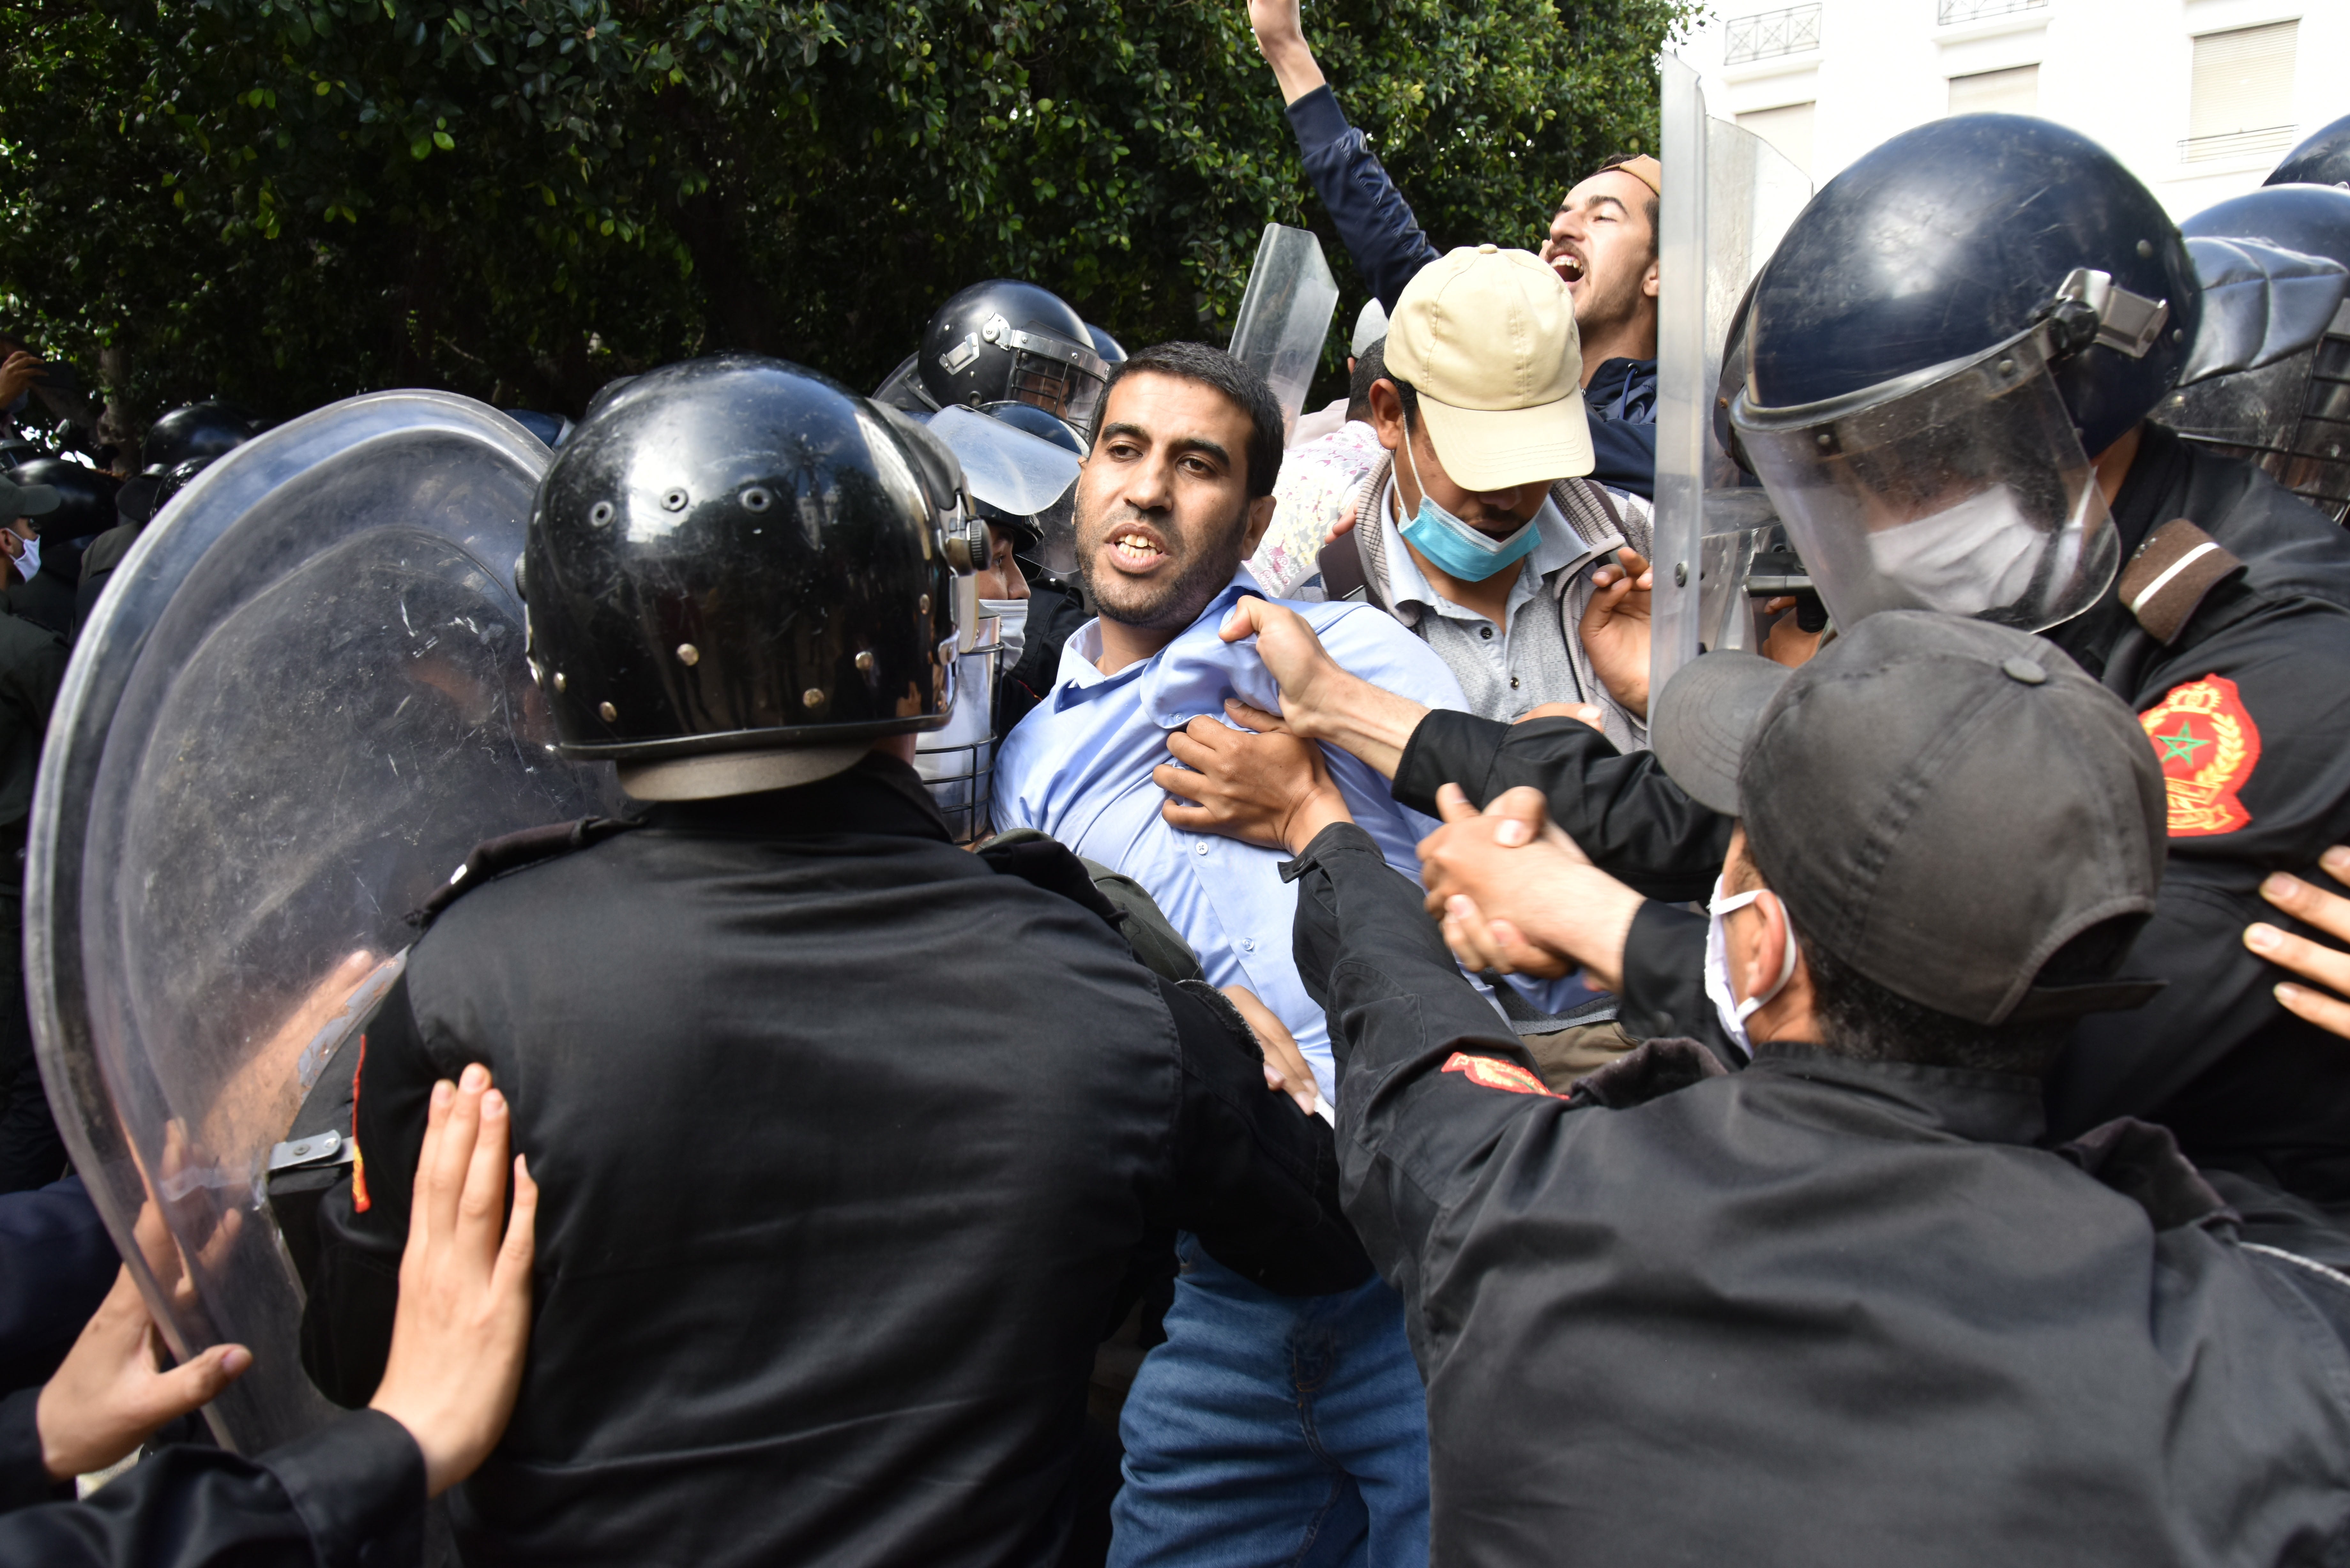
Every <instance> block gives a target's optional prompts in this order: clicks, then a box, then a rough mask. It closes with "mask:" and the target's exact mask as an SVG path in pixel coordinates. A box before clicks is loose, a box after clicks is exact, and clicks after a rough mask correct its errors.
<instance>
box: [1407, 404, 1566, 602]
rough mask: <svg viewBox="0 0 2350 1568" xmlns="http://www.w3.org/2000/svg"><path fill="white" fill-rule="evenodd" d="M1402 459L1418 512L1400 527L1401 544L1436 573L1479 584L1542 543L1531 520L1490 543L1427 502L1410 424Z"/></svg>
mask: <svg viewBox="0 0 2350 1568" xmlns="http://www.w3.org/2000/svg"><path fill="white" fill-rule="evenodd" d="M1403 457H1404V461H1405V462H1408V463H1409V464H1411V483H1412V484H1413V486H1414V487H1415V488H1417V489H1418V490H1419V513H1418V514H1416V515H1415V516H1413V517H1412V519H1411V520H1410V521H1409V522H1408V523H1406V524H1404V525H1403V536H1404V542H1405V543H1406V544H1408V545H1410V546H1411V547H1412V548H1413V549H1415V550H1417V551H1419V553H1420V554H1421V555H1422V556H1426V557H1428V561H1429V564H1430V566H1434V567H1435V568H1436V569H1437V570H1438V571H1440V572H1442V573H1443V574H1444V575H1445V576H1449V577H1453V578H1457V579H1458V580H1460V581H1461V582H1464V583H1482V582H1483V581H1484V580H1485V579H1486V578H1487V577H1490V576H1492V575H1493V574H1494V573H1495V572H1498V571H1500V570H1501V569H1502V568H1503V567H1504V566H1514V565H1516V564H1517V563H1518V562H1520V561H1523V560H1524V559H1525V558H1526V557H1527V556H1531V555H1533V554H1534V546H1535V545H1537V544H1539V543H1541V541H1540V540H1539V539H1538V538H1537V537H1536V536H1535V534H1534V524H1533V522H1532V521H1531V520H1529V521H1528V522H1527V524H1526V525H1525V526H1524V527H1523V528H1520V529H1519V530H1518V531H1517V532H1516V533H1514V534H1513V535H1510V536H1509V537H1508V538H1506V539H1490V538H1487V537H1486V536H1485V535H1482V534H1481V533H1479V532H1478V531H1477V530H1476V529H1474V528H1471V526H1469V524H1466V523H1463V522H1462V521H1461V519H1460V518H1458V517H1455V516H1454V515H1452V514H1451V513H1450V512H1447V511H1446V510H1445V509H1444V508H1443V507H1441V506H1439V505H1438V504H1436V503H1435V502H1433V501H1431V500H1430V499H1429V495H1428V486H1427V485H1425V484H1423V483H1420V478H1419V459H1418V458H1417V457H1415V456H1413V455H1412V451H1411V426H1410V424H1409V422H1407V423H1406V424H1405V426H1404V429H1403Z"/></svg>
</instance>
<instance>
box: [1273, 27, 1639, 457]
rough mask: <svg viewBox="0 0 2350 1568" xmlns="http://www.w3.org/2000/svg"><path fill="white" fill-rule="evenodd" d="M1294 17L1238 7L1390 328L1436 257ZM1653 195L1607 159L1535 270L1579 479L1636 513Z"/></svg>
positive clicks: (1559, 222) (1310, 169)
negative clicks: (1566, 354) (1564, 355)
mask: <svg viewBox="0 0 2350 1568" xmlns="http://www.w3.org/2000/svg"><path fill="white" fill-rule="evenodd" d="M1297 5H1298V0H1250V4H1249V25H1250V26H1252V27H1253V28H1254V29H1255V30H1256V41H1257V47H1258V48H1259V49H1260V50H1262V51H1263V54H1264V57H1265V60H1266V62H1267V63H1268V64H1270V65H1271V66H1272V67H1273V74H1274V78H1275V79H1276V80H1277V81H1278V82H1279V83H1280V84H1281V96H1282V99H1283V101H1284V103H1286V104H1287V105H1288V106H1289V125H1290V129H1291V130H1293V131H1295V133H1296V136H1297V147H1298V151H1300V152H1301V153H1302V154H1303V155H1304V157H1305V173H1306V177H1307V178H1309V179H1310V180H1312V181H1313V182H1314V189H1315V192H1317V193H1319V194H1320V196H1321V198H1322V202H1323V205H1325V206H1326V207H1327V208H1328V209H1329V210H1330V219H1331V222H1332V223H1335V224H1336V225H1337V230H1338V236H1339V238H1341V239H1343V240H1345V241H1346V242H1347V252H1348V253H1349V254H1352V255H1353V256H1354V258H1355V265H1357V266H1358V267H1360V268H1361V269H1362V272H1363V276H1364V277H1365V278H1366V279H1367V280H1368V281H1369V283H1370V286H1371V289H1372V292H1373V293H1375V294H1377V295H1378V297H1379V303H1380V304H1381V305H1382V306H1386V308H1387V311H1388V315H1389V316H1390V317H1392V316H1393V315H1394V314H1395V309H1396V302H1397V300H1398V299H1399V298H1400V297H1401V296H1402V294H1403V289H1404V285H1406V284H1408V283H1409V282H1410V281H1411V280H1412V278H1413V277H1414V276H1415V275H1417V274H1418V273H1419V270H1420V268H1422V267H1424V266H1426V265H1428V264H1429V263H1430V262H1432V261H1434V260H1436V259H1437V257H1438V256H1439V255H1440V254H1441V253H1440V251H1439V250H1438V249H1437V247H1436V246H1435V245H1434V244H1431V243H1430V241H1429V238H1428V236H1427V235H1426V234H1422V233H1421V232H1420V228H1419V221H1418V220H1417V219H1416V218H1414V217H1413V216H1412V211H1411V207H1410V205H1409V203H1408V202H1405V201H1404V199H1403V192H1400V191H1398V190H1397V189H1396V188H1395V182H1394V181H1392V180H1390V179H1388V171H1386V170H1385V169H1383V168H1381V167H1380V165H1379V161H1378V157H1377V156H1376V155H1374V154H1373V153H1372V151H1371V149H1370V145H1369V142H1368V141H1367V139H1366V138H1365V137H1364V135H1363V133H1362V132H1361V131H1360V130H1356V129H1355V128H1354V127H1353V126H1351V125H1349V124H1347V116H1346V113H1345V111H1343V110H1342V109H1339V107H1338V99H1337V97H1336V94H1335V93H1334V92H1333V91H1332V90H1331V88H1330V84H1329V82H1328V80H1327V79H1326V78H1325V77H1324V76H1323V74H1322V67H1320V66H1319V65H1317V64H1315V59H1314V51H1313V49H1312V48H1311V47H1308V46H1307V44H1306V42H1305V28H1304V26H1303V25H1302V24H1301V23H1300V22H1299V20H1298V15H1297ZM1663 189H1664V169H1663V166H1662V165H1660V164H1659V162H1658V161H1656V159H1654V158H1653V157H1650V156H1648V154H1646V153H1637V154H1635V153H1618V154H1617V155H1615V156H1613V157H1610V158H1608V159H1607V160H1606V161H1603V162H1602V163H1601V164H1600V166H1599V167H1598V168H1597V169H1596V170H1595V171H1592V172H1591V173H1590V174H1589V175H1588V176H1586V178H1585V179H1584V180H1583V181H1582V182H1579V183H1578V184H1576V185H1575V187H1574V189H1572V190H1570V191H1568V192H1567V193H1566V194H1565V197H1564V198H1562V199H1561V200H1560V202H1559V204H1558V210H1557V212H1556V213H1555V214H1553V216H1552V218H1551V221H1550V232H1549V235H1548V237H1547V238H1546V239H1545V240H1544V242H1543V247H1542V259H1543V260H1544V261H1546V262H1548V263H1549V264H1550V265H1551V266H1552V267H1553V268H1554V269H1555V271H1556V272H1557V273H1558V275H1559V277H1560V279H1561V280H1562V281H1563V282H1565V285H1566V287H1567V292H1568V293H1569V294H1571V295H1572V296H1574V298H1575V327H1576V328H1577V330H1578V331H1579V332H1580V333H1581V335H1582V342H1583V375H1582V381H1583V397H1584V402H1585V405H1586V408H1587V409H1588V410H1589V411H1590V415H1591V426H1592V429H1591V445H1592V450H1593V453H1594V456H1595V458H1596V464H1595V466H1594V467H1593V469H1592V471H1591V477H1592V478H1593V479H1595V480H1596V481H1598V482H1599V483H1602V484H1605V485H1607V486H1608V487H1609V488H1610V489H1613V490H1618V491H1622V492H1624V493H1627V494H1632V495H1637V496H1638V497H1640V498H1641V499H1642V500H1643V501H1648V500H1652V499H1654V496H1655V493H1656V473H1657V424H1656V420H1657V208H1658V203H1659V200H1660V198H1661V194H1662V192H1663ZM1468 237H1469V238H1471V239H1476V238H1482V237H1484V236H1477V235H1471V236H1468ZM1496 237H1499V236H1496Z"/></svg>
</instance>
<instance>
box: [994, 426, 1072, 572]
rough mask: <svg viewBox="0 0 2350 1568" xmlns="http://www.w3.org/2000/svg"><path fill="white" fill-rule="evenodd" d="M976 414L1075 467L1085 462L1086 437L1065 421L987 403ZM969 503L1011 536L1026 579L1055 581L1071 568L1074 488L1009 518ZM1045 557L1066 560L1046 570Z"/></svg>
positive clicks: (998, 508)
mask: <svg viewBox="0 0 2350 1568" xmlns="http://www.w3.org/2000/svg"><path fill="white" fill-rule="evenodd" d="M979 411H980V412H981V413H983V414H986V415H988V416H989V417H991V418H993V419H998V420H1002V421H1003V422H1004V423H1005V424H1008V425H1011V426H1012V427H1014V429H1016V430H1024V431H1027V432H1028V433H1029V434H1030V435H1033V436H1036V437H1039V438H1041V439H1042V440H1045V441H1051V442H1052V443H1053V444H1054V445H1055V446H1057V447H1059V448H1060V449H1061V450H1062V451H1064V452H1069V453H1071V454H1073V455H1074V456H1076V458H1077V459H1078V460H1079V461H1080V462H1082V461H1083V460H1084V458H1085V455H1086V450H1087V449H1086V438H1085V437H1083V436H1082V435H1079V434H1078V433H1077V432H1076V430H1075V429H1074V428H1073V427H1072V426H1071V425H1070V424H1069V422H1068V421H1066V420H1064V419H1061V418H1060V417H1059V416H1058V415H1055V414H1048V413H1046V412H1045V410H1042V409H1040V408H1038V407H1036V406H1035V404H1034V403H1014V402H1002V403H987V404H984V405H983V406H982V407H981V409H980V410H979ZM974 499H975V500H977V501H978V502H979V510H980V514H981V515H982V516H983V517H985V518H986V519H987V521H988V523H989V524H991V525H993V526H994V527H998V528H1001V529H1003V530H1004V531H1005V532H1006V533H1008V534H1010V535H1012V538H1013V549H1014V553H1015V554H1016V555H1017V556H1018V557H1019V559H1020V562H1021V566H1022V569H1023V570H1024V571H1026V572H1027V573H1028V574H1029V575H1030V576H1046V577H1061V576H1067V575H1068V573H1069V571H1070V570H1072V569H1074V566H1075V562H1076V504H1077V489H1076V485H1075V484H1074V483H1073V484H1071V485H1070V486H1069V488H1068V489H1067V490H1066V491H1064V492H1062V493H1061V494H1060V496H1059V497H1058V498H1057V499H1055V501H1054V502H1053V503H1052V504H1050V505H1048V506H1046V507H1045V508H1044V509H1043V510H1042V511H1039V512H1036V513H1035V514H1027V515H1014V514H1010V513H1007V512H1004V511H1003V509H1002V508H1000V507H993V506H989V505H988V504H986V502H985V501H984V499H983V498H977V497H974ZM1048 555H1049V556H1052V557H1053V559H1054V560H1055V562H1056V563H1058V562H1060V561H1061V560H1062V558H1063V557H1065V556H1066V558H1067V560H1068V562H1069V565H1068V566H1055V567H1048V566H1045V564H1044V563H1045V556H1048Z"/></svg>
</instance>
